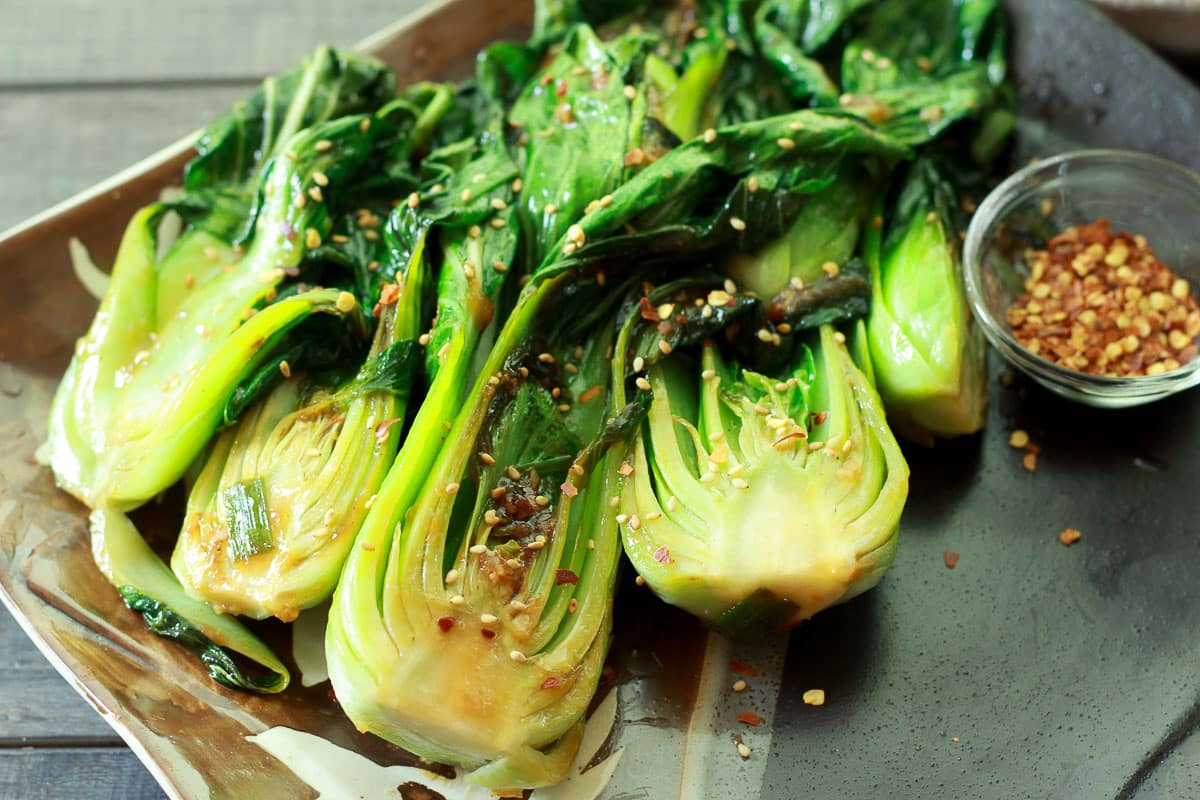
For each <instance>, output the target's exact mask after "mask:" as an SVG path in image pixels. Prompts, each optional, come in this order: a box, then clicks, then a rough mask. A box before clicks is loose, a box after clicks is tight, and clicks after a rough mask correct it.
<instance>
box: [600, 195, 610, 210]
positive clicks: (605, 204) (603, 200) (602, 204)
mask: <svg viewBox="0 0 1200 800" xmlns="http://www.w3.org/2000/svg"><path fill="white" fill-rule="evenodd" d="M612 202H613V196H612V195H611V194H606V195H604V197H601V198H600V207H601V208H608V207H609V206H611V205H612Z"/></svg>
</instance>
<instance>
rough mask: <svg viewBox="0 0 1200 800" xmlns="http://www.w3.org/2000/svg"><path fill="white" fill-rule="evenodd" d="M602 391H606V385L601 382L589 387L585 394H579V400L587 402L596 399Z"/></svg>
mask: <svg viewBox="0 0 1200 800" xmlns="http://www.w3.org/2000/svg"><path fill="white" fill-rule="evenodd" d="M602 391H604V387H603V386H601V385H600V384H596V385H595V386H593V387H592V388H590V389H588V390H587V391H586V392H584V393H583V394H581V395H579V402H581V403H586V402H588V401H589V400H592V399H594V398H595V397H596V395H598V394H600V393H601V392H602Z"/></svg>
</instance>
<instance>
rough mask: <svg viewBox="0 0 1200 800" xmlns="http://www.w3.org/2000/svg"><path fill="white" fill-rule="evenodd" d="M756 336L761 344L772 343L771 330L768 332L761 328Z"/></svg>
mask: <svg viewBox="0 0 1200 800" xmlns="http://www.w3.org/2000/svg"><path fill="white" fill-rule="evenodd" d="M754 335H755V336H757V337H758V340H759V341H760V342H769V341H771V332H770V331H769V330H767V329H766V328H759V329H758V331H757V333H755V334H754Z"/></svg>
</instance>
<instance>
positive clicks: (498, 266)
mask: <svg viewBox="0 0 1200 800" xmlns="http://www.w3.org/2000/svg"><path fill="white" fill-rule="evenodd" d="M492 269H494V270H496V272H508V265H507V264H505V263H504V262H503V261H493V262H492Z"/></svg>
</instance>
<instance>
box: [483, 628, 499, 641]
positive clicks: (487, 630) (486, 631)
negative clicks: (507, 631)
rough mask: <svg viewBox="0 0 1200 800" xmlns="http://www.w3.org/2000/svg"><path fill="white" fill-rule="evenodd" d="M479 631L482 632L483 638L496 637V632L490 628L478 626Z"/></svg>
mask: <svg viewBox="0 0 1200 800" xmlns="http://www.w3.org/2000/svg"><path fill="white" fill-rule="evenodd" d="M479 632H480V633H482V634H483V638H485V639H495V638H496V632H495V631H494V630H492V629H490V628H480V629H479Z"/></svg>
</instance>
